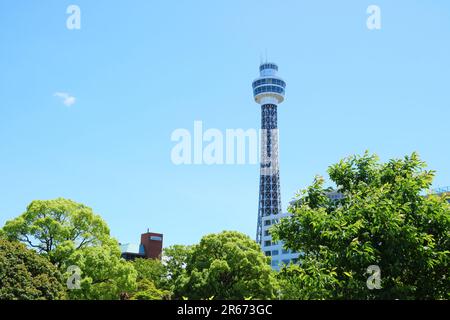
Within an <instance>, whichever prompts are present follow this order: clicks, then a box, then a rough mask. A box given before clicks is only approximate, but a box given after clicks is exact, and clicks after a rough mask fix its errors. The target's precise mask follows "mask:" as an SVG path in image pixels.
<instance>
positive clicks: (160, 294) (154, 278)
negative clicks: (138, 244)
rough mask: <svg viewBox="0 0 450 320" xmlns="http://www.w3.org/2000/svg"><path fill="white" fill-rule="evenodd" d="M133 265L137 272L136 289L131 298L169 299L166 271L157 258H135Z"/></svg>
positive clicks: (169, 292)
mask: <svg viewBox="0 0 450 320" xmlns="http://www.w3.org/2000/svg"><path fill="white" fill-rule="evenodd" d="M133 267H134V269H135V270H136V272H137V289H136V292H134V293H133V294H132V299H135V300H160V299H170V297H171V295H172V293H171V291H170V290H169V289H170V286H169V278H168V276H167V274H168V271H167V269H166V267H165V266H164V265H163V263H162V262H161V261H160V260H159V259H136V260H134V261H133Z"/></svg>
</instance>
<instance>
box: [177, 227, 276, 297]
mask: <svg viewBox="0 0 450 320" xmlns="http://www.w3.org/2000/svg"><path fill="white" fill-rule="evenodd" d="M183 270H184V271H182V272H183V275H182V279H183V280H182V281H181V287H180V289H179V291H177V292H176V293H177V294H178V295H181V296H182V297H187V298H189V299H208V298H211V297H213V298H214V299H244V298H250V297H251V298H254V299H270V298H273V297H275V295H276V281H275V278H274V276H273V272H272V269H271V267H270V266H269V264H268V258H267V257H265V256H264V254H263V253H262V251H261V248H260V247H259V245H258V244H257V243H256V242H255V241H254V240H252V239H250V238H249V237H248V236H246V235H244V234H242V233H239V232H233V231H224V232H221V233H219V234H210V235H207V236H204V237H203V238H202V239H201V241H200V243H199V244H198V245H195V246H193V247H192V251H191V252H190V254H189V256H188V257H187V261H186V263H185V265H184V267H183Z"/></svg>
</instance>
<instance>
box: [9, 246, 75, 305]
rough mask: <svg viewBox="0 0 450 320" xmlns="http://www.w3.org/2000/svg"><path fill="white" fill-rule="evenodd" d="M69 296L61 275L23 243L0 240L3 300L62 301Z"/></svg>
mask: <svg viewBox="0 0 450 320" xmlns="http://www.w3.org/2000/svg"><path fill="white" fill-rule="evenodd" d="M65 297H66V290H65V286H64V284H63V279H62V276H61V273H60V272H59V271H58V269H57V268H56V267H55V266H53V265H52V264H51V263H50V262H49V261H48V260H47V259H46V258H44V257H42V256H40V255H39V254H37V253H36V252H35V251H33V250H29V249H27V248H26V247H25V245H23V244H21V243H19V242H10V241H8V240H5V239H2V238H0V300H59V299H64V298H65Z"/></svg>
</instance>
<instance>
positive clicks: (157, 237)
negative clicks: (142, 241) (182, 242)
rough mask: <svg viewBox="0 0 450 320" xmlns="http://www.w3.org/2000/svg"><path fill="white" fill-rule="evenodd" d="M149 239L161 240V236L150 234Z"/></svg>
mask: <svg viewBox="0 0 450 320" xmlns="http://www.w3.org/2000/svg"><path fill="white" fill-rule="evenodd" d="M149 240H154V241H162V237H159V236H150V238H149Z"/></svg>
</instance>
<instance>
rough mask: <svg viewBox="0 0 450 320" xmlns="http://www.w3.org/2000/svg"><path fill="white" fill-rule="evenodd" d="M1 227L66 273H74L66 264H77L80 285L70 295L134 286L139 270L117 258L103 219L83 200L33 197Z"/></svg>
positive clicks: (105, 293) (105, 294) (106, 293)
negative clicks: (20, 211)
mask: <svg viewBox="0 0 450 320" xmlns="http://www.w3.org/2000/svg"><path fill="white" fill-rule="evenodd" d="M2 233H3V234H4V235H5V236H6V237H7V238H8V239H10V240H17V241H21V242H23V243H24V244H26V245H27V246H28V247H30V248H33V249H34V250H36V251H37V252H38V253H40V254H41V255H42V256H44V257H47V258H48V259H49V261H51V262H52V263H53V264H54V265H55V266H57V267H58V268H59V270H60V271H61V273H63V274H64V276H65V277H66V279H69V277H72V276H74V274H73V273H72V271H68V269H69V267H71V266H76V267H78V268H79V270H80V271H81V274H77V276H80V277H81V279H80V289H76V288H77V287H78V286H76V287H75V288H72V289H71V290H69V292H68V293H69V297H70V298H73V299H118V298H119V295H120V293H121V292H122V291H129V290H134V288H135V286H136V276H137V273H136V271H135V270H134V268H133V266H132V265H131V263H129V262H126V261H124V260H123V259H121V257H120V249H119V245H118V243H117V241H116V240H115V239H114V238H112V237H111V236H110V232H109V228H108V226H107V224H106V222H105V221H104V220H103V219H102V218H101V217H100V216H99V215H97V214H95V213H94V212H93V211H92V209H91V208H89V207H87V206H85V205H83V204H80V203H77V202H74V201H72V200H68V199H63V198H59V199H55V200H36V201H33V202H31V204H30V205H29V206H28V207H27V210H26V211H25V212H24V213H23V214H21V215H20V216H18V217H17V218H15V219H13V220H10V221H7V222H6V224H5V226H4V227H3V230H2Z"/></svg>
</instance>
